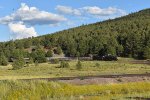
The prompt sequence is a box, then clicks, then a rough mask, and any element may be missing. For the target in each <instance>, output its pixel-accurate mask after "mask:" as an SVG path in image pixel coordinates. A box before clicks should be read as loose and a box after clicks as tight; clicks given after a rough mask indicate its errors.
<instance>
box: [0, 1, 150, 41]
mask: <svg viewBox="0 0 150 100" xmlns="http://www.w3.org/2000/svg"><path fill="white" fill-rule="evenodd" d="M146 8H150V0H1V1H0V41H9V40H12V39H14V40H15V39H22V38H28V37H32V36H33V37H36V36H40V35H45V34H50V33H54V32H57V31H61V30H64V29H69V28H72V27H77V26H80V25H83V24H89V23H95V22H100V21H103V20H107V19H113V18H116V17H121V16H124V15H127V14H130V13H132V12H137V11H139V10H142V9H146Z"/></svg>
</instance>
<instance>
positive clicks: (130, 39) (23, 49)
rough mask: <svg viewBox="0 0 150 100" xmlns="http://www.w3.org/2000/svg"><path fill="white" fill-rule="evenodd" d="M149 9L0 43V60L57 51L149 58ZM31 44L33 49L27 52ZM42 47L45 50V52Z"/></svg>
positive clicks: (41, 59)
mask: <svg viewBox="0 0 150 100" xmlns="http://www.w3.org/2000/svg"><path fill="white" fill-rule="evenodd" d="M149 16H150V9H145V10H142V11H139V12H136V13H132V14H129V15H127V16H124V17H120V18H116V19H113V20H107V21H103V22H98V23H94V24H89V25H82V26H79V27H76V28H71V29H68V30H63V31H60V32H56V33H53V34H48V35H44V36H39V37H32V38H27V39H21V40H15V41H13V40H11V41H8V42H1V43H0V53H1V55H0V56H1V57H0V58H1V59H0V64H1V65H3V64H4V63H5V60H8V61H9V60H10V59H11V58H16V59H18V57H17V56H18V55H19V56H20V55H21V56H22V57H24V58H26V57H28V58H32V59H33V61H34V62H35V61H38V62H45V57H46V56H52V51H51V50H52V49H53V48H58V50H54V52H55V53H60V52H61V51H62V52H63V53H64V54H65V55H66V56H68V57H79V56H80V57H84V56H89V55H100V56H102V55H106V54H112V55H116V56H121V57H133V58H136V59H150V17H149ZM33 46H34V47H35V50H32V51H30V52H29V51H28V49H29V48H32V47H33ZM45 50H48V52H47V51H45Z"/></svg>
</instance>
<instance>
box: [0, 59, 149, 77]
mask: <svg viewBox="0 0 150 100" xmlns="http://www.w3.org/2000/svg"><path fill="white" fill-rule="evenodd" d="M129 61H130V59H120V60H119V61H112V62H109V61H108V62H105V61H82V69H81V70H77V69H76V63H77V61H71V62H69V65H70V67H69V68H57V67H58V66H59V64H50V63H42V64H39V66H34V65H30V67H24V68H22V69H19V70H12V66H11V65H8V66H0V80H4V79H29V78H51V77H66V76H72V77H73V76H87V75H108V74H142V73H148V72H150V65H146V64H145V65H144V64H131V63H129ZM97 64H98V65H99V66H96V65H97Z"/></svg>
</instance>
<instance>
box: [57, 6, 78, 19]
mask: <svg viewBox="0 0 150 100" xmlns="http://www.w3.org/2000/svg"><path fill="white" fill-rule="evenodd" d="M55 9H56V10H57V11H58V12H60V13H62V14H70V15H77V16H81V12H80V10H78V9H73V8H72V7H67V6H61V5H58V6H57V7H56V8H55Z"/></svg>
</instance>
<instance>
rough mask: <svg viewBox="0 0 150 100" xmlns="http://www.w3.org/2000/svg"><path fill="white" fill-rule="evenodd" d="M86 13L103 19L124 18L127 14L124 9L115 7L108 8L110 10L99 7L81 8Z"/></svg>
mask: <svg viewBox="0 0 150 100" xmlns="http://www.w3.org/2000/svg"><path fill="white" fill-rule="evenodd" d="M81 9H82V10H83V11H84V12H85V13H87V14H90V15H94V16H97V17H103V16H106V17H107V16H112V15H115V16H122V15H125V14H126V12H125V11H124V10H122V9H118V8H115V7H108V8H100V7H97V6H92V7H90V6H87V7H83V8H81Z"/></svg>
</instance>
